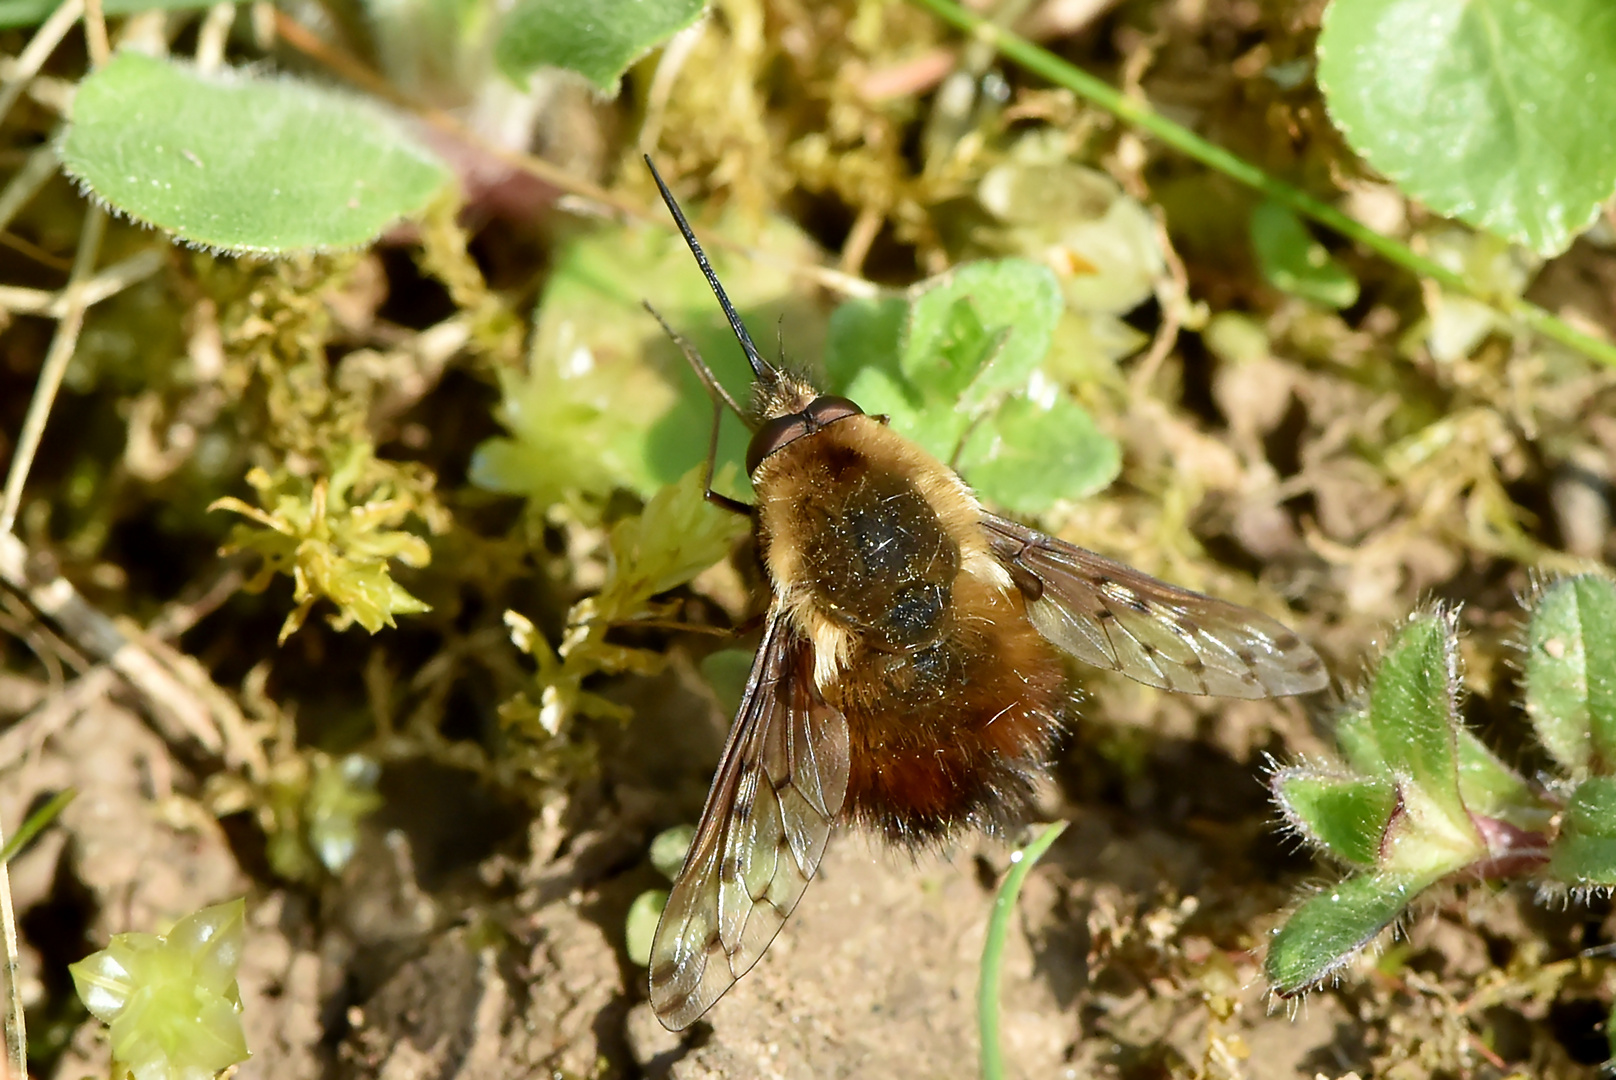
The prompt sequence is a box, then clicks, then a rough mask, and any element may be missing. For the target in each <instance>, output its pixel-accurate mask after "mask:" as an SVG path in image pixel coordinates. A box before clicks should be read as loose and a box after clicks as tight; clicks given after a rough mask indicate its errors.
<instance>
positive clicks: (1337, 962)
mask: <svg viewBox="0 0 1616 1080" xmlns="http://www.w3.org/2000/svg"><path fill="white" fill-rule="evenodd" d="M1430 884H1431V881H1430V880H1422V879H1421V878H1419V877H1417V876H1414V875H1408V874H1362V875H1359V876H1357V877H1352V878H1348V879H1347V880H1345V881H1343V882H1341V883H1340V884H1338V885H1336V886H1335V887H1333V888H1329V889H1326V890H1325V891H1323V892H1321V893H1319V894H1318V895H1317V896H1315V897H1313V898H1312V899H1310V900H1308V901H1307V902H1306V903H1304V904H1303V905H1302V906H1301V907H1299V908H1297V909H1296V910H1295V911H1294V912H1292V913H1291V917H1290V918H1289V919H1287V920H1286V921H1285V925H1284V926H1282V927H1280V928H1279V929H1278V930H1276V931H1275V932H1274V936H1273V940H1271V941H1270V942H1269V944H1268V956H1267V958H1266V959H1265V960H1264V962H1263V970H1264V972H1265V973H1266V974H1267V976H1268V981H1269V983H1271V984H1272V985H1273V987H1274V990H1275V991H1276V992H1278V993H1279V995H1280V996H1281V997H1289V996H1291V995H1293V994H1298V993H1301V992H1302V991H1303V990H1306V989H1307V988H1308V987H1310V986H1313V985H1315V984H1316V983H1319V982H1321V981H1323V980H1324V979H1327V978H1329V977H1330V975H1331V974H1332V973H1333V972H1335V971H1336V970H1337V969H1338V968H1340V967H1341V966H1342V965H1343V964H1345V963H1346V962H1347V961H1348V960H1350V959H1351V958H1352V956H1353V954H1354V953H1356V952H1357V951H1358V950H1359V949H1362V948H1363V947H1364V946H1365V945H1368V944H1369V943H1370V942H1371V941H1373V940H1374V939H1375V937H1376V936H1377V935H1379V934H1380V932H1381V931H1382V930H1384V929H1386V927H1388V926H1390V925H1391V924H1392V921H1393V920H1394V919H1396V918H1397V917H1398V916H1399V915H1401V914H1402V913H1403V911H1404V909H1405V908H1407V907H1408V905H1409V902H1410V901H1411V900H1413V898H1414V897H1415V896H1416V895H1418V893H1419V892H1420V890H1421V889H1424V888H1425V887H1426V886H1427V885H1430Z"/></svg>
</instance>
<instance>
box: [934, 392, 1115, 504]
mask: <svg viewBox="0 0 1616 1080" xmlns="http://www.w3.org/2000/svg"><path fill="white" fill-rule="evenodd" d="M958 464H959V471H960V475H961V476H962V477H964V478H965V481H966V482H967V483H969V484H970V485H971V486H972V487H974V488H975V489H976V490H977V492H978V493H979V494H980V495H981V496H982V497H983V498H984V499H986V500H987V501H988V502H990V503H994V504H996V505H998V506H1002V507H1004V508H1005V509H1007V510H1011V511H1013V512H1015V513H1018V514H1041V513H1043V512H1044V511H1045V510H1048V509H1049V508H1050V506H1051V505H1053V504H1054V502H1055V500H1056V499H1060V498H1073V499H1080V498H1083V497H1084V496H1086V495H1092V494H1094V493H1095V492H1096V491H1101V490H1103V489H1104V488H1105V487H1106V485H1108V484H1110V483H1111V481H1113V480H1115V479H1116V477H1117V473H1118V472H1120V471H1121V469H1122V452H1121V450H1120V448H1119V447H1118V446H1117V444H1116V442H1115V440H1113V439H1112V438H1111V437H1110V436H1108V435H1106V434H1105V433H1103V432H1102V431H1100V429H1099V428H1097V427H1095V426H1094V418H1093V417H1091V416H1090V415H1089V414H1088V411H1087V410H1086V409H1084V408H1083V407H1082V406H1081V405H1079V404H1077V403H1076V402H1075V401H1072V400H1071V399H1070V398H1067V397H1056V398H1055V399H1054V400H1053V401H1052V402H1050V404H1049V405H1048V407H1047V408H1046V407H1044V406H1041V405H1038V404H1036V403H1034V402H1032V401H1029V400H1028V399H1027V398H1024V397H1017V398H1011V399H1010V400H1009V401H1007V402H1005V403H1004V405H1002V406H1001V407H1000V408H999V409H998V411H997V412H996V413H995V414H994V415H993V417H992V419H991V420H990V421H989V422H986V423H982V424H979V425H977V426H976V427H975V428H974V429H972V431H971V433H970V434H969V435H968V436H967V437H966V439H965V444H964V446H962V447H961V448H960V453H959V459H958Z"/></svg>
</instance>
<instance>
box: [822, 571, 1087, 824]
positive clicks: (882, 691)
mask: <svg viewBox="0 0 1616 1080" xmlns="http://www.w3.org/2000/svg"><path fill="white" fill-rule="evenodd" d="M952 591H953V604H952V605H951V607H950V609H949V610H948V611H947V613H946V614H945V617H944V622H945V623H946V624H947V626H946V632H945V633H943V634H942V635H941V636H940V637H939V638H938V639H937V640H936V641H935V642H933V643H932V644H930V645H929V646H927V647H926V648H923V649H920V650H918V651H915V652H912V653H900V654H893V653H883V652H881V651H879V650H876V649H872V648H868V647H865V648H861V649H859V650H858V651H857V652H856V653H855V655H854V657H853V661H852V663H851V664H850V665H849V668H848V670H847V672H846V675H845V677H844V678H843V679H842V680H841V682H840V684H839V685H838V687H837V688H836V689H837V691H838V693H837V694H836V697H838V698H839V700H837V701H834V702H833V704H836V705H838V706H839V707H840V708H841V709H842V712H843V713H844V714H845V715H846V716H847V721H848V730H849V734H850V736H851V739H852V754H851V764H852V767H851V771H850V775H849V778H848V785H847V808H846V813H847V814H848V815H849V816H851V817H853V818H856V819H857V820H859V821H860V822H862V823H864V824H866V825H870V826H874V827H878V828H880V829H881V830H882V831H883V832H885V833H886V835H887V837H888V838H889V839H891V840H894V841H898V842H902V843H907V844H917V843H923V842H926V841H929V840H934V839H937V838H940V837H942V836H945V835H947V834H948V833H949V832H951V831H952V830H954V829H957V828H960V827H967V828H981V829H986V830H989V831H995V830H997V829H999V828H1000V827H1001V826H1004V825H1007V824H1010V823H1013V822H1016V821H1020V820H1022V819H1024V818H1025V816H1026V814H1027V811H1028V808H1029V805H1028V804H1029V802H1030V800H1031V797H1032V794H1033V788H1034V784H1035V782H1036V781H1037V779H1038V777H1039V776H1041V775H1042V774H1043V771H1044V768H1045V765H1046V763H1047V760H1048V756H1049V753H1050V750H1051V744H1052V743H1053V741H1054V738H1055V735H1056V733H1057V730H1058V719H1057V712H1058V710H1059V709H1060V707H1061V705H1062V704H1063V702H1064V700H1065V697H1066V694H1065V678H1064V671H1063V668H1062V666H1061V663H1060V661H1059V659H1058V658H1057V657H1056V655H1055V654H1054V652H1053V650H1051V648H1050V647H1049V645H1048V643H1047V642H1045V641H1044V639H1043V638H1042V637H1040V636H1039V635H1038V633H1037V631H1035V630H1034V629H1033V628H1032V626H1031V624H1029V623H1028V622H1027V619H1026V616H1025V614H1024V613H1023V611H1022V608H1021V602H1020V598H1019V597H1010V596H1006V595H1004V594H1003V593H1002V592H999V591H998V590H997V589H996V588H994V587H992V586H990V585H986V584H984V583H982V582H980V581H978V580H977V579H976V578H974V577H972V576H971V575H969V574H960V575H959V576H958V577H957V578H956V579H955V581H954V586H953V590H952Z"/></svg>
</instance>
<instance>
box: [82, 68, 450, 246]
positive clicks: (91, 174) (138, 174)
mask: <svg viewBox="0 0 1616 1080" xmlns="http://www.w3.org/2000/svg"><path fill="white" fill-rule="evenodd" d="M59 152H60V153H61V157H62V163H63V165H64V166H65V167H66V168H67V171H68V172H70V173H71V174H72V175H73V176H74V177H76V178H77V179H78V180H79V181H80V182H81V183H83V184H84V185H85V186H86V187H87V188H89V189H90V191H91V192H93V193H94V195H95V196H96V197H97V198H100V199H103V200H105V201H106V202H107V203H108V204H110V205H111V206H112V207H113V208H114V209H116V210H118V211H120V212H122V213H125V214H128V215H129V216H130V217H132V218H135V219H137V220H139V221H143V222H145V223H147V224H150V225H156V226H158V227H160V228H164V229H168V230H170V231H172V232H173V233H174V234H175V235H176V236H178V237H179V238H180V239H181V240H183V241H185V242H187V243H192V244H201V245H204V246H207V247H214V248H222V249H225V250H229V251H254V252H271V253H284V252H291V251H304V250H319V249H328V248H344V247H357V246H359V245H361V244H366V243H369V242H370V241H372V240H374V239H375V238H376V237H377V236H379V235H380V234H381V232H382V230H384V229H386V228H387V227H388V226H389V225H391V224H393V223H394V222H396V221H398V220H399V219H400V218H403V217H405V216H407V215H409V214H412V213H415V212H416V211H418V210H420V209H421V208H423V207H424V206H425V205H426V204H427V202H428V201H430V200H431V198H432V197H433V196H434V195H435V194H436V193H437V192H438V191H439V190H440V189H441V188H442V187H443V185H444V184H445V183H446V182H447V181H448V179H449V172H448V169H447V168H446V167H445V166H444V164H443V162H442V161H440V160H439V159H438V158H437V157H436V156H435V155H433V154H431V153H429V152H428V151H427V150H425V149H424V148H422V147H421V146H420V145H418V144H417V143H416V142H415V141H414V140H413V139H412V138H410V137H409V136H408V135H406V134H405V132H404V130H403V129H402V127H400V125H399V124H398V123H396V122H395V121H394V120H393V119H392V118H391V117H390V116H388V115H387V114H386V113H384V112H382V111H381V110H380V109H378V108H376V107H375V106H373V105H370V104H368V103H366V102H364V101H361V100H359V99H357V98H351V97H348V96H346V95H342V94H337V93H333V92H331V91H327V90H320V89H316V88H315V87H312V86H309V85H306V84H304V83H300V82H296V81H293V80H291V79H262V78H257V77H254V76H250V75H247V74H245V73H244V72H241V71H234V70H225V71H220V72H214V73H209V74H202V73H201V72H198V71H196V70H194V69H192V68H189V67H186V66H184V65H182V64H179V63H176V62H174V61H169V60H160V59H157V58H155V57H151V56H145V55H143V54H141V53H136V52H120V53H118V54H117V55H116V56H114V57H113V58H112V59H111V60H110V61H109V62H108V63H107V64H106V65H105V66H103V67H102V68H100V69H99V70H97V71H95V72H93V73H91V74H90V75H89V76H88V77H86V78H85V79H84V81H83V82H81V83H80V84H79V86H78V91H77V94H76V95H75V97H74V99H73V117H72V122H71V123H70V124H69V125H68V127H67V131H66V134H65V135H64V136H63V138H62V140H61V143H60V147H59Z"/></svg>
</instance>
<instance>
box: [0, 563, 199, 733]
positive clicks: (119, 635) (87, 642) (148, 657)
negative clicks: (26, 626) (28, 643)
mask: <svg viewBox="0 0 1616 1080" xmlns="http://www.w3.org/2000/svg"><path fill="white" fill-rule="evenodd" d="M0 584H4V585H6V586H7V587H9V588H11V589H12V590H14V591H15V592H17V593H18V594H19V595H20V596H22V597H23V598H24V599H26V600H27V601H28V603H29V604H31V605H32V606H33V608H34V610H36V611H38V612H39V613H40V614H41V615H42V616H44V617H45V618H46V619H49V620H50V621H51V622H52V623H54V624H55V625H56V626H57V628H58V629H60V630H61V631H62V633H63V635H64V636H65V637H67V639H68V640H70V641H72V642H74V643H75V644H76V645H78V647H79V648H81V649H83V650H84V652H85V653H87V654H88V655H90V656H91V657H94V658H95V659H96V660H99V661H101V662H103V663H105V664H107V665H109V666H110V667H111V668H112V669H113V670H115V671H117V672H118V673H119V674H120V675H122V676H123V677H124V678H126V679H128V680H129V682H130V683H131V684H133V686H134V687H135V689H137V690H139V691H140V692H141V693H142V694H143V695H145V697H146V699H147V700H148V702H149V703H150V704H151V706H152V707H151V709H150V710H149V712H150V714H151V718H152V722H153V724H154V725H155V726H156V727H157V728H158V731H159V733H160V734H162V736H163V737H164V738H165V739H167V740H168V741H169V742H171V743H176V744H180V745H185V744H188V743H197V744H200V745H201V746H202V748H203V749H204V750H206V751H207V752H208V753H211V754H214V755H216V756H217V755H222V753H223V751H224V740H223V738H222V737H221V736H220V734H219V728H218V726H217V725H216V724H215V722H214V718H213V716H212V714H211V710H210V709H208V708H207V707H206V706H205V705H204V704H203V703H202V702H201V701H199V700H198V698H197V695H196V694H195V693H194V692H193V691H192V690H190V689H188V688H187V687H186V686H185V685H183V683H182V680H181V679H179V678H178V677H176V675H175V673H174V672H172V671H171V670H170V669H169V668H167V667H165V666H164V665H163V664H161V663H160V662H158V660H157V659H156V658H155V657H153V655H152V654H151V652H150V651H149V650H148V649H146V648H144V647H142V645H141V644H140V643H138V642H136V641H134V640H131V639H130V637H129V636H128V635H127V634H125V633H124V632H123V631H122V630H120V629H119V628H118V627H117V625H116V624H115V623H113V621H112V620H111V619H109V618H107V617H106V616H105V615H103V614H102V613H101V612H99V611H97V610H96V609H95V608H94V607H93V606H92V605H91V604H90V602H89V601H87V600H85V599H84V597H83V596H82V595H80V594H79V591H78V590H77V589H75V588H73V585H72V583H71V582H69V581H68V580H67V579H66V578H63V577H61V576H59V575H57V574H55V573H54V572H52V571H50V570H48V569H46V568H44V567H42V566H40V565H39V562H38V560H33V559H30V558H29V555H28V549H27V548H26V547H25V546H24V545H23V542H22V541H21V540H19V539H17V538H16V537H15V536H13V535H11V534H10V533H0ZM220 693H223V691H220Z"/></svg>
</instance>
